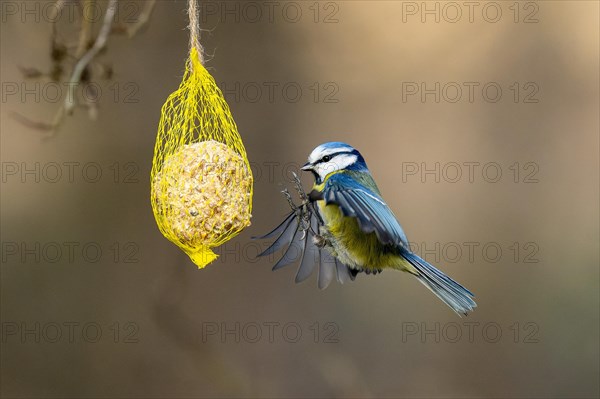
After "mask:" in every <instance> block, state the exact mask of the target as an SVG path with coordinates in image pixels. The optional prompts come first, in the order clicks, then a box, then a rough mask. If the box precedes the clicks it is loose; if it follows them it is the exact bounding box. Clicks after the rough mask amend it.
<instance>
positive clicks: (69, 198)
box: [0, 0, 600, 398]
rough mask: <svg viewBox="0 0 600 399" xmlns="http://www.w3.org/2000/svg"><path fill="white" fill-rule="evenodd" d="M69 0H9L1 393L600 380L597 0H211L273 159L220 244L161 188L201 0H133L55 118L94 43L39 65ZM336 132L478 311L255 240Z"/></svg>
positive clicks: (243, 118)
mask: <svg viewBox="0 0 600 399" xmlns="http://www.w3.org/2000/svg"><path fill="white" fill-rule="evenodd" d="M51 3H53V2H34V1H26V2H20V1H19V2H11V1H3V2H2V10H1V11H2V14H1V18H2V26H1V30H0V33H1V50H0V54H1V59H2V61H1V73H2V76H1V81H2V103H1V105H2V109H1V120H0V123H1V125H0V126H1V141H0V142H1V152H0V153H1V158H2V190H1V196H0V198H1V219H2V220H1V228H2V255H1V256H2V265H1V321H2V350H1V363H0V365H1V374H0V376H1V380H0V386H1V391H0V393H1V394H2V396H3V397H106V398H112V397H115V398H116V397H290V398H291V397H390V398H392V397H394V398H396V397H467V396H468V397H554V398H557V397H569V398H572V397H590V398H592V397H598V395H599V380H598V375H599V372H600V370H599V273H598V271H599V268H598V264H599V244H598V243H599V214H598V210H599V209H598V203H599V183H598V182H599V172H598V171H599V168H598V157H599V142H598V131H599V125H598V123H599V103H598V93H599V80H598V70H599V61H598V51H599V50H598V48H599V23H598V12H599V9H598V8H599V7H598V3H597V2H593V1H568V2H567V1H548V2H543V1H538V2H497V3H488V2H473V5H465V4H463V3H461V2H458V3H456V2H451V3H447V2H402V1H397V2H394V1H333V2H303V1H296V2H284V1H281V2H279V1H276V2H251V3H246V2H237V1H229V2H201V12H202V14H201V15H202V17H201V20H202V26H203V28H204V29H206V31H205V32H204V33H203V37H202V42H203V44H204V46H205V49H206V52H207V54H208V59H209V60H208V62H207V64H206V65H207V67H208V68H209V70H210V72H211V73H212V74H213V76H214V77H215V79H216V80H217V82H218V83H219V85H220V87H221V88H222V89H223V90H224V92H225V96H226V99H227V100H228V102H229V105H230V107H231V109H232V112H233V115H234V117H235V119H236V122H237V124H238V126H239V129H240V132H241V134H242V137H243V140H244V143H245V146H246V150H247V152H248V157H249V159H250V161H251V162H252V165H253V170H254V175H255V187H254V192H255V195H254V210H253V218H252V226H251V227H249V228H248V229H246V230H245V231H244V232H243V233H242V234H240V235H239V236H238V237H236V238H235V239H233V240H232V241H230V242H228V243H227V244H226V245H224V246H223V247H221V248H220V249H218V250H217V252H218V253H220V254H221V256H220V257H219V258H218V259H217V260H216V261H215V262H214V263H213V264H211V265H210V266H208V267H207V268H205V269H203V270H198V269H197V267H196V266H195V265H194V264H193V263H192V262H191V261H190V260H189V258H188V257H187V256H186V255H185V254H184V253H183V252H181V251H180V250H179V249H178V248H177V247H176V246H175V245H173V244H171V243H170V242H169V241H167V240H166V239H165V238H164V237H162V235H161V234H160V232H159V231H158V228H157V227H156V224H155V221H154V218H153V215H152V211H151V208H150V201H149V173H150V167H151V161H152V153H153V148H154V141H155V138H156V131H157V125H158V121H159V117H160V108H161V105H162V104H163V102H164V100H165V99H166V97H167V96H168V95H169V94H170V93H171V92H172V91H174V90H175V89H176V88H177V86H178V84H179V82H180V80H181V77H182V74H183V67H184V62H185V59H186V56H187V46H188V36H187V34H188V32H187V30H186V26H187V15H186V11H185V10H186V3H185V2H184V1H157V2H156V4H155V8H154V10H153V13H152V15H151V17H150V20H149V22H148V24H147V25H146V26H145V27H144V28H143V29H142V30H141V31H140V32H138V34H137V35H135V36H133V37H131V38H129V37H128V35H127V34H126V32H125V31H126V30H127V29H126V28H127V27H130V26H135V25H136V23H137V22H138V21H139V20H140V18H141V16H142V15H144V10H145V8H144V6H147V3H144V2H136V1H126V0H122V1H120V5H119V9H118V13H117V15H116V16H115V24H114V28H115V31H117V32H115V34H113V35H111V36H110V37H109V41H108V43H107V47H106V50H104V51H103V52H102V53H101V54H100V55H99V56H98V57H97V58H96V59H95V60H94V62H93V64H92V65H93V67H92V68H91V69H90V71H88V72H89V76H87V78H86V79H87V80H88V83H89V84H88V85H87V88H86V87H84V86H81V87H78V88H77V90H76V93H77V95H78V96H79V97H78V98H79V103H80V104H81V103H82V102H83V101H82V100H81V99H82V98H83V99H84V100H88V102H89V104H88V107H87V108H83V107H81V106H78V107H76V109H75V112H74V114H73V115H72V116H68V117H65V118H64V120H63V122H62V124H61V126H60V128H59V129H58V130H57V131H56V134H55V135H53V136H52V137H50V138H44V137H46V135H47V132H45V131H44V130H43V129H42V128H43V125H42V124H43V123H49V122H51V121H52V120H53V118H54V117H55V115H56V112H57V110H58V109H59V108H60V106H61V104H62V102H63V101H64V99H65V96H66V95H68V90H67V85H66V83H65V82H66V81H67V80H68V78H67V77H68V74H69V73H70V71H71V68H72V65H73V61H74V60H73V59H72V58H70V57H72V55H69V54H67V55H66V56H65V58H64V61H63V64H64V65H65V71H64V72H63V74H62V75H59V76H60V78H59V79H58V80H57V81H53V80H52V78H50V77H48V76H37V75H39V74H40V73H43V74H46V73H48V72H49V71H52V70H53V69H54V72H55V73H56V72H57V71H56V67H55V64H56V63H54V62H53V61H52V57H51V45H50V44H51V40H50V37H51V32H52V23H51V22H52V20H54V19H55V18H53V17H52V15H53V14H51V9H50V8H48V7H49V6H48V4H51ZM90 3H93V4H96V6H97V8H93V9H91V11H92V14H90V15H93V17H92V19H93V20H94V21H95V23H94V25H93V33H94V36H93V37H95V35H97V33H98V31H99V29H100V26H101V25H102V16H103V13H104V10H105V9H106V5H107V3H106V2H105V1H98V2H88V4H90ZM96 6H95V7H96ZM66 7H67V8H65V9H70V10H72V13H71V12H68V13H67V12H65V13H63V14H62V15H61V16H60V17H59V18H58V19H56V21H57V22H56V29H57V36H56V37H57V40H58V41H59V42H60V43H63V44H64V45H66V46H67V49H68V50H69V51H68V52H67V53H70V52H72V50H73V48H75V47H77V41H78V34H79V29H80V26H81V10H82V9H83V5H82V3H78V2H71V1H67V2H66ZM119 29H120V30H121V33H122V34H118V33H119V32H118V31H119ZM123 32H125V33H123ZM59 50H60V49H59ZM59 53H60V51H59ZM54 57H55V58H56V57H57V54H56V52H55V54H54ZM25 75H28V76H29V77H27V76H25ZM94 116H95V118H94ZM23 118H27V120H25V119H23ZM334 140H339V141H345V142H348V143H350V144H351V145H353V146H354V147H356V148H357V149H359V150H360V151H361V153H362V154H363V155H364V157H365V159H366V160H367V163H368V165H369V167H370V170H371V172H372V173H373V175H374V176H375V178H376V181H377V183H378V185H379V187H380V189H381V191H382V193H383V195H384V198H385V199H386V200H387V202H388V204H389V205H390V207H391V208H392V209H393V210H394V212H395V214H396V215H397V217H398V218H399V220H400V221H401V223H402V225H403V227H404V229H405V231H406V233H407V235H408V238H409V240H410V241H411V242H412V243H413V245H414V246H415V250H416V251H417V252H418V253H420V254H421V255H423V256H425V257H426V259H427V260H429V261H430V262H432V263H434V264H435V265H437V266H439V268H440V269H442V270H443V271H445V272H446V273H448V274H449V275H450V276H452V277H453V278H455V279H456V280H458V281H459V282H461V283H462V284H464V285H465V286H466V287H468V288H469V289H470V290H472V291H473V292H474V293H475V294H476V300H477V303H478V308H477V309H476V310H475V312H474V313H473V314H472V315H470V316H469V317H467V318H459V317H458V316H457V315H455V314H454V313H452V311H450V310H449V309H448V308H447V307H446V306H445V305H444V304H442V303H441V302H440V301H439V300H438V299H437V298H435V296H433V295H432V294H431V293H430V292H428V291H427V290H426V289H424V287H422V286H421V285H420V284H418V283H417V282H416V281H415V280H414V279H412V278H410V277H409V276H407V275H404V274H402V273H395V272H391V271H387V272H384V273H383V274H381V275H378V276H376V277H374V276H364V275H360V276H359V277H358V278H357V279H356V281H355V282H353V283H350V284H346V285H343V286H342V285H340V284H338V283H336V282H334V283H332V285H331V286H330V287H329V288H328V289H326V290H323V291H321V290H319V289H318V288H317V283H316V277H315V276H313V277H312V278H311V279H309V280H308V281H306V282H304V283H302V284H298V285H295V284H294V282H293V279H294V270H292V269H294V267H288V268H285V269H283V270H281V271H278V272H276V273H273V272H271V266H272V265H273V264H274V262H275V261H276V259H275V258H272V259H268V258H267V259H260V260H257V259H256V254H257V252H258V250H259V249H260V248H265V246H266V245H268V242H256V241H252V240H251V239H250V238H251V237H252V236H255V235H259V234H263V233H265V232H266V231H269V230H270V229H271V228H272V227H274V226H275V225H277V224H278V223H279V222H280V221H281V219H282V217H283V215H284V214H286V213H287V212H288V211H289V208H288V205H287V203H286V201H285V200H284V198H283V197H282V196H281V194H280V191H281V190H282V189H283V188H284V187H285V186H286V185H289V177H290V172H291V171H294V170H297V168H298V166H299V165H301V164H302V163H304V162H305V159H306V157H307V156H308V154H309V153H310V151H312V149H313V148H314V147H315V146H317V145H318V144H320V143H322V142H325V141H334ZM311 180H312V179H311V177H310V176H303V182H304V184H305V187H306V188H307V189H308V188H309V187H310V184H312V181H311Z"/></svg>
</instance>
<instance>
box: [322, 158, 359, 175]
mask: <svg viewBox="0 0 600 399" xmlns="http://www.w3.org/2000/svg"><path fill="white" fill-rule="evenodd" d="M356 160H357V157H356V155H340V156H337V157H335V158H334V159H332V160H331V161H329V162H322V163H319V164H317V166H316V167H315V171H316V172H317V173H318V174H319V176H321V179H324V178H325V176H327V175H328V174H330V173H332V172H335V171H338V170H341V169H346V168H347V167H348V166H350V165H352V164H353V163H354V162H356Z"/></svg>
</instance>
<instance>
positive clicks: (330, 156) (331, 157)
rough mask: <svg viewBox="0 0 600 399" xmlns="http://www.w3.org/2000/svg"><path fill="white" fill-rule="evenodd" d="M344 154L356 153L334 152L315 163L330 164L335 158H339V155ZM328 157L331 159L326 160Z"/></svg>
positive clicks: (351, 152) (352, 152)
mask: <svg viewBox="0 0 600 399" xmlns="http://www.w3.org/2000/svg"><path fill="white" fill-rule="evenodd" d="M342 154H354V151H339V152H334V153H333V154H328V155H325V156H323V158H321V159H319V160H318V161H317V162H315V165H316V164H319V163H323V162H329V161H331V160H332V159H333V158H334V157H336V156H338V155H342ZM326 157H329V159H327V160H326V159H325V158H326Z"/></svg>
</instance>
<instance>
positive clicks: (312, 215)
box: [254, 204, 354, 289]
mask: <svg viewBox="0 0 600 399" xmlns="http://www.w3.org/2000/svg"><path fill="white" fill-rule="evenodd" d="M307 224H308V225H307ZM321 225H322V221H321V219H320V217H319V215H318V214H317V212H316V211H315V209H314V208H313V206H312V204H305V205H302V206H300V207H298V208H297V209H295V210H294V211H292V212H290V213H289V214H288V215H287V216H286V217H285V219H284V220H283V222H281V224H279V226H277V227H276V228H275V229H273V230H272V231H271V232H269V233H267V234H265V235H263V236H260V237H254V239H266V238H273V237H277V238H276V239H275V241H274V242H273V243H272V244H271V245H270V246H269V247H268V248H267V249H265V250H264V251H263V252H262V253H260V254H259V255H258V256H268V255H272V254H274V253H275V252H277V251H278V250H280V249H283V255H282V257H281V258H280V259H279V260H278V261H277V262H276V263H275V265H274V266H273V270H278V269H281V268H283V267H285V266H287V265H290V264H292V263H293V262H294V261H296V260H298V259H301V260H300V266H299V267H298V271H297V273H296V277H295V282H296V283H300V282H302V281H304V280H306V279H307V278H308V277H310V275H311V274H312V273H313V272H314V270H315V268H317V269H318V285H319V288H321V289H324V288H326V287H327V286H329V284H330V283H331V281H332V280H333V279H334V277H337V280H338V281H339V282H340V283H342V284H343V283H345V282H347V281H350V280H354V276H353V275H352V274H351V273H350V270H349V269H348V266H346V265H344V264H343V263H341V262H340V261H338V260H337V259H335V258H334V257H333V256H332V255H331V254H330V253H329V251H328V250H327V249H325V248H320V247H318V246H317V244H316V243H315V236H316V235H317V234H318V232H319V228H320V226H321Z"/></svg>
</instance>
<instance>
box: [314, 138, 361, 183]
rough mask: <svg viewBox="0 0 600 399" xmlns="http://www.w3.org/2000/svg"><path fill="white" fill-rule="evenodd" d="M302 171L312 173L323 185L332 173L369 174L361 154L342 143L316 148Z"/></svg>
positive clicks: (325, 144) (331, 143) (322, 145)
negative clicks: (355, 172) (346, 171)
mask: <svg viewBox="0 0 600 399" xmlns="http://www.w3.org/2000/svg"><path fill="white" fill-rule="evenodd" d="M302 170H306V171H310V172H312V174H313V175H314V176H315V180H316V182H317V184H321V183H322V182H323V181H324V180H325V178H326V177H327V175H329V174H330V173H333V172H337V171H340V170H352V171H358V172H367V173H368V172H369V170H368V169H367V164H366V163H365V160H364V158H363V157H362V155H360V152H358V150H356V149H355V148H354V147H352V146H351V145H348V144H346V143H340V142H330V143H324V144H321V145H320V146H318V147H317V148H315V149H314V150H313V151H312V152H311V153H310V155H309V156H308V162H306V163H305V164H304V166H302Z"/></svg>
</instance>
